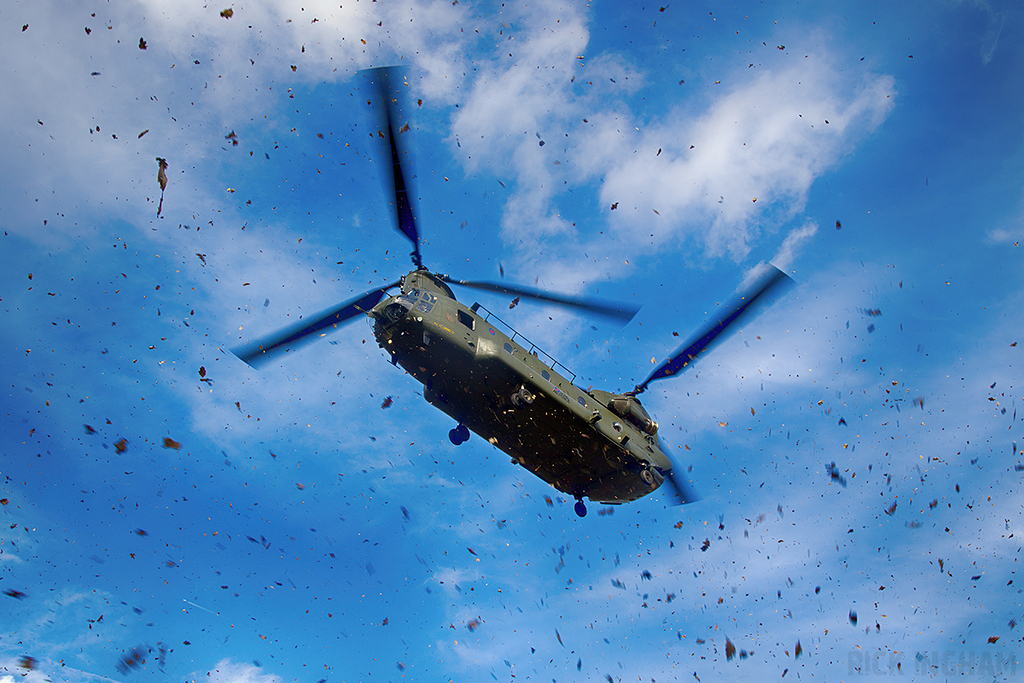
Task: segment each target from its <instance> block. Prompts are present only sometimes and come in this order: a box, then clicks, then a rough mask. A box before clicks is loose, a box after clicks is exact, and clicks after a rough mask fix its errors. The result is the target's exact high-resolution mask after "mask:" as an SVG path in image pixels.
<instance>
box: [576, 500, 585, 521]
mask: <svg viewBox="0 0 1024 683" xmlns="http://www.w3.org/2000/svg"><path fill="white" fill-rule="evenodd" d="M575 509H576V514H577V515H579V516H580V517H586V516H587V506H586V505H584V504H583V500H582V499H580V500H577V501H576V506H575Z"/></svg>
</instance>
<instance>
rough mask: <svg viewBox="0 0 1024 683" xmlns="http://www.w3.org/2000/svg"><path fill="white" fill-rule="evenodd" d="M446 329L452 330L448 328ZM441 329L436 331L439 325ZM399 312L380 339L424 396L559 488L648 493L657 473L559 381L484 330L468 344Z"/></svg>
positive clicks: (601, 498)
mask: <svg viewBox="0 0 1024 683" xmlns="http://www.w3.org/2000/svg"><path fill="white" fill-rule="evenodd" d="M450 331H451V330H449V332H450ZM439 332H440V331H439ZM446 337H448V335H445V334H443V333H440V334H436V333H432V332H431V331H429V330H428V329H427V323H424V322H422V321H419V322H418V321H416V320H415V319H413V318H404V319H402V320H400V321H395V322H394V323H391V324H390V325H389V326H388V329H387V331H386V332H384V333H382V334H381V337H380V338H379V339H378V341H380V342H381V346H382V347H383V348H385V349H386V350H387V351H388V352H389V353H391V354H392V360H393V361H394V362H395V363H397V364H398V365H401V366H402V367H403V368H405V369H406V370H407V371H408V372H409V374H411V375H412V376H413V377H415V378H416V379H417V380H418V381H419V382H421V383H422V384H423V387H424V389H423V397H424V398H425V399H426V400H427V401H428V402H429V403H430V404H431V405H433V406H435V407H437V408H438V409H439V410H441V411H442V412H444V413H446V414H447V415H449V416H450V417H452V419H454V420H456V421H457V422H458V423H459V424H461V425H465V426H466V427H468V428H469V429H470V430H471V431H473V432H474V433H476V434H478V435H479V436H481V437H482V438H484V439H486V440H487V441H488V442H490V443H491V444H493V445H494V446H496V447H498V448H500V449H501V450H502V451H504V452H505V453H507V454H509V455H510V456H511V458H512V461H513V462H514V463H517V464H519V465H522V466H523V467H525V468H526V469H528V470H530V471H531V472H532V473H533V474H535V475H537V476H538V477H540V478H541V479H543V480H544V481H546V482H548V483H550V484H551V485H552V486H554V487H555V488H556V489H558V490H559V491H562V492H564V493H567V494H569V495H572V496H575V497H577V498H583V497H586V498H589V499H591V500H593V501H595V502H600V503H607V504H618V503H624V502H628V501H632V500H636V499H637V498H641V497H643V496H645V495H647V494H648V493H651V492H652V491H654V490H655V489H657V488H658V486H659V485H660V484H661V483H662V477H661V476H660V475H659V474H658V473H657V472H656V471H654V470H653V469H651V468H650V467H648V465H647V463H646V462H643V461H641V460H639V459H638V458H637V457H636V456H634V455H633V454H632V453H631V452H630V451H629V450H628V449H626V448H623V447H622V446H621V445H620V444H618V443H616V442H615V441H613V440H611V439H609V438H607V437H606V436H604V435H603V434H602V433H601V432H600V431H598V430H596V429H593V428H592V427H591V425H590V424H588V421H587V420H586V419H585V418H583V417H581V416H580V415H579V414H578V413H579V410H578V409H577V410H575V411H574V410H573V408H574V406H572V405H571V399H570V398H568V397H567V396H566V394H565V392H564V391H562V390H560V389H559V388H558V387H557V386H555V385H553V384H551V383H550V382H547V381H545V380H544V379H542V378H541V377H538V376H535V373H532V372H530V371H529V368H528V367H527V365H526V364H525V363H519V362H517V359H516V358H514V357H513V356H511V355H509V354H507V353H505V352H504V351H503V350H501V348H500V347H499V346H498V345H497V344H496V343H494V342H493V341H492V340H491V339H488V338H487V337H483V336H481V337H479V338H477V339H476V342H475V343H473V344H471V345H463V344H459V343H453V341H454V340H449V339H447V338H446Z"/></svg>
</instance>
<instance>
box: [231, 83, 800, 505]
mask: <svg viewBox="0 0 1024 683" xmlns="http://www.w3.org/2000/svg"><path fill="white" fill-rule="evenodd" d="M364 73H366V74H367V75H368V77H369V78H370V79H371V80H372V81H373V83H374V85H375V86H376V88H377V93H376V94H377V98H378V100H379V101H380V102H383V107H382V108H381V109H382V111H381V121H380V123H381V130H380V133H379V135H380V137H381V138H383V139H384V140H386V141H387V144H388V146H389V147H390V154H391V161H392V169H393V173H392V174H390V175H391V176H392V177H390V178H387V180H388V181H390V183H389V184H391V187H390V188H389V189H390V193H389V194H392V195H393V197H394V206H395V215H396V218H397V227H398V230H399V231H400V232H401V233H403V234H404V235H405V236H406V237H407V238H408V239H409V241H410V242H412V245H413V250H412V253H411V256H412V261H413V264H414V265H415V269H414V270H412V271H411V272H409V273H408V274H406V275H404V276H402V277H401V278H400V279H399V280H397V281H395V282H392V283H390V284H387V285H384V286H382V287H377V288H375V289H373V290H371V291H369V292H366V293H364V294H360V295H359V296H357V297H355V298H353V299H351V300H349V301H346V302H344V303H342V304H340V305H338V306H336V307H334V308H332V309H330V310H327V311H323V312H321V313H319V314H316V315H314V316H313V317H312V318H311V319H309V320H304V321H302V322H300V323H297V324H296V325H293V326H291V327H289V328H287V329H285V330H282V331H281V332H278V333H276V334H272V335H269V336H267V337H264V338H262V339H259V340H256V341H253V342H251V343H249V344H247V345H245V346H243V347H241V348H238V349H235V350H234V351H233V352H234V353H235V355H237V356H238V357H239V358H240V359H241V360H243V361H245V362H246V363H248V364H249V365H251V366H253V367H256V366H258V365H260V364H262V363H264V362H266V361H267V360H269V359H270V358H272V357H275V356H277V355H278V354H280V353H283V352H287V351H290V350H293V349H295V348H296V347H297V346H299V345H300V344H302V343H304V342H307V341H311V340H314V339H316V338H319V337H322V336H324V335H325V334H326V333H327V332H329V331H330V330H332V329H336V328H337V327H338V326H339V325H342V324H344V323H346V322H350V321H352V320H355V319H356V318H359V317H368V318H369V319H370V323H371V325H372V328H373V335H374V338H375V339H376V340H377V343H378V344H379V345H380V347H381V348H382V349H383V350H384V351H386V352H387V353H388V354H389V355H390V357H391V362H392V364H393V365H396V366H400V367H402V368H404V369H405V370H406V371H407V372H408V373H409V374H410V375H412V376H413V377H414V378H415V379H416V380H417V381H419V382H420V383H422V384H423V398H424V399H426V400H427V402H428V403H430V404H431V405H433V406H434V407H436V408H438V409H439V410H441V411H442V412H443V413H445V414H446V415H448V416H449V417H451V418H452V419H453V420H454V421H455V422H456V426H455V427H454V428H453V429H452V430H451V431H450V432H449V434H448V436H449V439H450V440H451V442H452V444H454V445H456V446H458V445H460V444H462V443H465V442H466V441H467V440H468V439H469V438H470V432H472V433H475V434H477V435H479V436H480V437H481V438H483V439H485V440H487V441H488V442H489V443H491V444H492V445H494V446H496V447H497V448H499V449H501V450H502V451H504V452H505V453H507V454H508V455H509V456H511V458H512V463H513V464H516V465H519V466H522V467H524V468H526V469H527V470H529V471H530V472H532V473H533V474H535V475H536V476H538V477H540V478H541V479H543V480H544V481H546V482H548V483H549V484H551V485H552V486H553V487H554V488H556V489H557V490H559V491H561V492H563V493H566V494H568V495H571V496H573V497H574V498H575V499H576V505H575V511H576V514H577V515H579V516H580V517H583V516H585V515H586V514H587V508H586V504H585V503H584V501H583V499H584V498H587V499H589V500H591V501H593V502H597V503H601V504H607V505H618V504H621V503H625V502H629V501H633V500H637V499H638V498H641V497H643V496H646V495H648V494H649V493H652V492H653V491H655V490H657V489H658V487H660V486H661V485H662V484H663V483H664V482H665V481H668V482H669V485H670V487H671V489H672V492H673V496H672V497H673V498H674V501H673V502H675V503H677V504H682V503H690V502H693V501H695V500H697V496H696V494H695V493H694V491H693V488H692V487H691V485H690V483H689V482H688V481H687V480H686V479H685V477H684V476H683V474H682V473H680V472H679V471H678V470H677V468H676V467H675V466H674V465H673V463H672V460H671V459H670V458H669V456H668V454H667V453H666V452H665V450H664V448H663V446H662V444H661V442H660V440H659V438H658V423H657V422H655V421H654V420H653V419H652V418H651V416H650V415H649V414H648V413H647V411H646V410H645V409H644V407H643V406H642V405H641V403H640V400H639V399H638V398H637V396H638V394H641V393H643V391H644V390H646V388H647V386H648V384H650V383H651V382H653V381H655V380H658V379H663V378H666V377H671V376H673V375H675V374H677V373H678V372H680V371H682V370H684V369H685V368H687V367H688V366H689V365H690V364H691V363H693V362H694V361H695V360H696V359H697V357H698V356H699V354H701V353H702V352H703V351H705V350H706V349H707V348H708V347H709V346H710V345H711V344H712V343H713V342H715V341H716V340H719V339H721V336H722V334H723V333H724V332H726V331H727V330H728V329H729V328H730V326H731V325H735V324H736V323H737V321H739V320H740V319H741V318H743V317H744V316H746V315H748V314H749V313H750V312H751V311H752V310H753V309H754V308H756V307H757V304H763V303H764V302H765V301H767V300H768V299H769V298H770V297H769V294H778V293H779V291H780V290H781V288H783V287H784V286H785V285H786V284H788V283H790V282H792V281H791V280H790V278H789V277H788V276H787V275H786V274H785V273H783V272H782V271H781V270H778V269H777V268H775V267H774V266H770V267H768V268H767V269H766V271H765V272H764V273H763V274H762V275H761V277H760V278H759V279H758V280H757V281H756V282H755V283H754V284H753V285H751V286H749V287H747V288H746V289H744V290H743V291H742V292H741V293H739V294H738V295H737V296H736V298H735V299H734V300H732V301H731V303H730V304H729V305H727V306H725V307H723V310H722V312H721V313H720V314H719V315H718V316H716V317H714V318H713V319H711V320H709V321H708V322H707V323H706V324H705V325H704V326H703V327H702V328H701V329H700V330H698V331H697V332H696V333H695V334H694V335H693V336H692V337H690V339H689V341H688V342H687V343H685V344H683V346H682V347H680V349H679V350H677V352H676V353H674V354H673V355H672V356H671V357H670V358H668V359H667V360H665V361H663V362H662V363H661V364H660V365H658V366H657V367H656V368H655V370H654V371H653V372H651V374H650V375H649V376H648V377H647V379H645V380H644V381H643V382H641V383H640V384H638V385H636V386H635V387H634V388H633V389H632V390H631V391H626V392H619V393H615V392H611V391H602V390H597V389H592V390H584V389H581V388H579V387H578V386H576V385H575V384H574V381H575V375H573V374H572V373H571V372H570V371H569V370H568V369H567V368H565V366H563V365H562V364H560V363H558V362H557V361H556V360H555V359H553V358H552V357H551V356H549V355H548V354H547V353H545V352H544V351H542V350H541V349H540V348H538V347H537V346H536V345H535V344H533V343H532V342H530V341H529V340H527V339H526V338H525V337H523V336H522V335H521V334H519V333H518V332H516V331H515V330H514V329H512V328H511V327H510V326H509V325H507V324H506V323H504V322H503V321H501V320H500V319H499V318H497V316H495V315H494V314H493V313H491V312H490V311H488V310H487V309H485V308H484V307H483V306H481V305H480V304H478V303H475V304H473V305H472V306H468V307H467V306H466V305H465V304H463V303H461V302H459V301H458V300H457V299H456V298H455V294H454V292H453V291H452V289H451V287H450V285H456V286H461V287H467V288H471V289H478V290H484V291H489V292H495V293H500V294H508V295H513V296H516V297H524V298H528V299H535V300H539V301H544V302H548V303H554V304H559V305H563V306H570V307H573V308H576V309H579V310H582V311H584V312H586V313H588V314H592V315H599V316H604V317H609V318H613V319H616V320H619V321H622V322H628V321H629V320H631V319H632V318H633V316H634V315H635V314H636V312H637V311H638V310H639V308H637V307H630V306H625V305H619V304H614V303H610V302H602V301H596V300H593V299H588V298H580V297H569V296H563V295H558V294H553V293H550V292H545V291H542V290H537V289H529V288H525V287H516V286H509V285H505V284H499V283H493V282H484V281H475V280H458V279H453V278H451V277H449V276H448V275H444V274H441V273H435V272H432V271H430V270H429V269H428V268H427V267H426V266H424V265H423V260H422V258H421V256H420V239H419V231H418V229H417V225H416V218H415V211H414V210H413V206H412V203H411V201H410V198H409V193H408V189H407V187H408V185H407V182H406V178H407V169H406V168H405V167H404V163H403V159H404V155H403V154H402V153H400V150H399V147H398V145H397V144H396V140H395V131H396V128H395V124H396V123H397V121H398V117H397V110H396V107H397V103H398V95H397V91H396V89H395V88H394V87H393V86H392V84H391V78H390V74H389V71H388V69H386V68H380V69H370V70H368V71H367V72H364ZM403 129H404V128H403ZM386 175H387V174H386ZM395 288H397V289H398V292H397V293H396V294H394V295H389V294H388V292H389V291H390V290H392V289H395Z"/></svg>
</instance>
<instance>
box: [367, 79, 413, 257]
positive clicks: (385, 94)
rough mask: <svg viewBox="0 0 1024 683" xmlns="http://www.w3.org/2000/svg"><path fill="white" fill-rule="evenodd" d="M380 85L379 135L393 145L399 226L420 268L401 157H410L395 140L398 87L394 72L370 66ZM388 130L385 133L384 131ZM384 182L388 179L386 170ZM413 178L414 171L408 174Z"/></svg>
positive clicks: (396, 208) (392, 190) (392, 158)
mask: <svg viewBox="0 0 1024 683" xmlns="http://www.w3.org/2000/svg"><path fill="white" fill-rule="evenodd" d="M367 72H368V73H369V74H370V75H371V77H372V78H373V80H374V81H375V83H376V86H377V99H378V100H379V102H380V104H382V105H383V117H384V119H383V121H382V122H381V124H382V130H381V132H380V135H381V136H382V137H386V138H387V140H388V144H389V146H390V148H391V169H392V173H391V177H390V180H391V181H392V183H391V186H390V190H391V192H392V194H393V195H394V202H395V219H396V221H397V222H396V227H397V228H398V230H399V232H401V233H402V234H403V235H405V236H406V237H408V238H409V241H410V242H412V246H413V249H412V262H413V263H414V264H415V265H416V267H417V268H420V267H422V266H423V259H422V258H421V257H420V235H419V231H418V230H417V229H416V218H415V215H414V212H413V208H412V203H411V201H410V199H409V193H408V190H407V183H406V172H405V170H403V168H402V160H403V159H407V157H405V156H404V155H403V154H400V153H399V150H398V145H397V144H396V143H395V125H396V124H397V123H398V120H399V117H398V112H397V109H398V90H397V89H396V88H395V87H394V86H393V85H392V82H391V72H392V69H390V68H389V67H378V68H376V69H367ZM403 130H408V126H404V127H401V128H399V132H401V131H403ZM385 131H386V132H385ZM384 175H385V182H386V181H387V180H388V177H387V175H388V174H387V173H385V174H384ZM408 175H409V177H410V178H411V177H412V174H411V173H410V174H408Z"/></svg>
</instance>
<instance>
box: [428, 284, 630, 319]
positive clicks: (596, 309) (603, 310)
mask: <svg viewBox="0 0 1024 683" xmlns="http://www.w3.org/2000/svg"><path fill="white" fill-rule="evenodd" d="M441 279H443V280H444V281H445V282H450V283H451V284H453V285H462V286H463V287H470V288H472V289H482V290H484V291H487V292H498V293H499V294H514V295H515V296H525V297H528V298H530V299H538V300H540V301H548V302H550V303H554V304H561V305H562V306H572V307H574V308H579V309H582V310H584V311H587V312H588V313H594V314H595V315H603V316H607V317H609V318H615V319H616V320H621V321H622V322H623V324H625V323H627V322H629V321H630V320H632V319H633V316H634V315H636V313H637V311H639V310H640V307H639V306H629V305H628V304H617V303H610V302H599V301H596V300H594V299H584V298H578V297H571V296H563V295H561V294H551V293H549V292H545V291H542V290H539V289H528V288H526V287H510V286H509V285H502V284H498V283H496V282H480V281H476V280H453V279H451V278H449V277H448V276H447V275H442V276H441Z"/></svg>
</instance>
